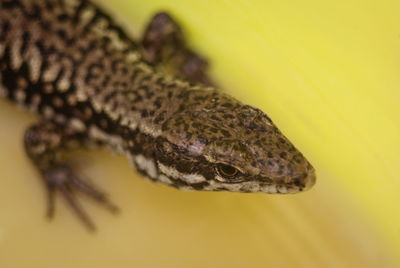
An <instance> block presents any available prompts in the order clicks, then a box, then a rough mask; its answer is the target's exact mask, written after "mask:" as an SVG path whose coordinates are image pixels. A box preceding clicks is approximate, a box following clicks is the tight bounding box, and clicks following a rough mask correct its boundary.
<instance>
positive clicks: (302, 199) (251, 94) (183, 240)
mask: <svg viewBox="0 0 400 268" xmlns="http://www.w3.org/2000/svg"><path fill="white" fill-rule="evenodd" d="M103 2H104V3H107V2H108V1H103ZM106 6H108V7H109V8H111V9H112V10H113V11H114V14H117V15H116V16H118V18H119V19H120V20H122V21H123V22H124V23H125V25H127V27H129V28H131V30H132V31H133V32H134V33H136V34H137V33H139V32H140V29H142V27H143V26H144V24H145V23H146V21H148V19H149V17H150V16H151V14H152V13H154V12H155V11H156V10H160V9H166V10H169V11H171V12H173V14H174V15H175V16H176V17H177V18H178V19H179V20H180V21H181V22H182V23H183V25H184V26H185V32H186V33H187V35H188V37H189V40H190V42H191V43H192V44H193V45H194V46H196V47H197V48H198V49H200V50H201V51H202V52H203V53H204V54H206V55H207V56H208V57H209V59H210V60H211V61H212V65H213V73H214V74H215V76H216V77H217V78H218V80H219V81H220V84H221V85H223V87H224V89H225V90H227V91H228V92H230V93H231V94H233V95H234V96H236V97H237V98H239V99H241V100H243V101H244V102H247V103H249V104H253V105H255V106H257V107H259V108H261V109H262V110H264V111H266V112H267V113H268V114H269V115H270V117H271V118H272V119H273V120H274V121H275V122H276V123H277V125H278V126H279V127H280V128H281V129H282V130H283V132H284V133H285V134H286V135H287V136H288V137H289V138H290V139H291V140H292V141H293V142H294V143H295V144H296V145H297V147H299V149H301V151H303V152H304V153H305V154H306V155H307V156H308V158H309V159H310V161H311V162H312V163H313V164H314V166H315V168H316V169H317V174H318V181H317V185H316V186H315V187H314V189H312V190H311V191H310V192H307V193H304V194H300V195H293V196H277V195H246V194H231V193H196V192H179V191H176V190H174V189H170V188H167V187H165V186H161V185H155V184H151V183H149V182H146V181H144V180H143V179H141V178H140V176H138V175H136V173H134V172H132V171H131V169H130V166H129V163H128V162H127V161H126V160H124V159H123V158H122V157H119V156H115V155H112V154H109V153H108V152H106V151H96V152H92V153H80V154H78V157H81V158H83V159H87V160H86V161H87V162H88V165H87V166H88V167H87V168H86V169H85V170H84V171H85V174H87V175H88V176H90V177H91V178H92V180H93V181H95V182H96V183H97V184H99V185H100V186H101V187H102V188H103V189H106V190H107V191H108V192H109V194H110V195H111V196H112V197H113V200H114V201H115V202H116V203H117V204H119V206H120V207H121V209H122V213H121V214H120V215H119V216H117V217H114V216H111V215H109V214H107V213H106V212H105V211H103V210H101V209H99V208H98V207H96V205H94V204H92V203H90V202H88V203H86V202H85V207H87V209H88V210H89V212H90V213H91V215H92V216H93V218H94V219H95V220H96V223H97V225H98V228H99V230H98V232H97V233H96V234H90V233H88V232H86V230H85V229H84V228H83V227H82V225H81V224H80V223H79V222H78V221H77V219H76V218H75V217H74V216H73V215H72V214H71V211H69V209H68V208H67V207H66V206H65V204H64V202H62V201H61V200H58V201H59V202H58V204H57V205H58V206H57V208H58V209H57V215H56V219H55V220H54V221H53V222H52V223H49V222H47V221H46V219H45V218H44V210H45V206H44V204H45V203H44V202H45V198H44V192H43V189H42V185H41V183H40V181H39V179H38V178H37V174H36V173H35V171H34V170H33V168H32V167H31V166H30V164H29V162H28V160H27V159H26V157H25V155H24V153H23V148H22V136H23V131H24V129H25V128H26V126H27V124H28V123H29V122H33V121H34V117H32V116H29V115H27V113H25V112H22V111H19V110H18V109H16V108H15V107H13V106H12V105H8V104H7V103H5V102H3V101H2V102H0V123H1V126H2V127H1V131H0V148H1V151H0V163H1V169H0V178H1V180H0V211H1V213H0V267H6V268H8V267H13V268H14V267H16V268H19V267H28V266H29V267H54V266H55V265H56V266H57V267H96V268H100V267H111V266H113V267H114V266H115V267H267V266H268V265H270V267H377V266H379V267H397V266H399V265H400V256H399V252H400V227H399V226H400V208H399V205H398V204H400V197H399V190H400V185H399V184H400V180H399V176H398V174H399V173H400V172H399V171H400V167H399V164H400V163H399V162H400V156H399V152H400V113H399V105H398V104H399V102H400V90H399V87H400V75H399V74H400V17H399V16H398V12H397V11H398V10H399V8H400V2H398V1H394V0H392V1H390V0H386V1H379V2H378V1H362V2H360V1H355V0H350V1H345V0H338V1H331V2H326V1H317V0H306V1H298V2H293V1H289V0H268V1H263V0H252V1H240V0H232V1H222V0H220V1H194V0H193V1H179V0H168V1H167V0H153V1H127V0H125V1H123V0H119V1H113V4H112V6H111V5H110V4H109V2H108V5H106ZM83 201H86V200H83Z"/></svg>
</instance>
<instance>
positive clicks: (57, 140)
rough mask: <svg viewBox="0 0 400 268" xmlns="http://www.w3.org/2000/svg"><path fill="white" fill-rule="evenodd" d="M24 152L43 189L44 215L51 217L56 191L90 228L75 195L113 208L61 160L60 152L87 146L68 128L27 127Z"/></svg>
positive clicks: (82, 136) (53, 125) (48, 123)
mask: <svg viewBox="0 0 400 268" xmlns="http://www.w3.org/2000/svg"><path fill="white" fill-rule="evenodd" d="M24 142H25V150H26V153H27V154H28V156H29V158H30V159H31V161H32V162H33V164H34V165H35V166H36V168H37V169H38V171H39V172H40V175H41V178H42V180H43V182H44V183H45V186H46V189H47V196H48V201H47V216H48V217H49V218H52V217H53V216H54V195H55V193H56V192H59V193H60V194H61V195H62V196H63V197H64V199H65V200H66V201H67V202H68V204H69V206H70V207H71V208H72V209H73V210H74V212H75V213H76V215H77V216H78V217H79V218H80V219H81V220H82V222H83V223H84V224H85V225H86V226H87V227H88V228H89V229H90V230H94V229H95V225H94V223H93V221H92V220H91V218H90V217H89V216H88V214H87V213H86V212H85V210H84V209H83V208H82V207H81V205H80V204H79V202H78V201H77V198H76V193H78V192H79V193H81V194H84V195H87V196H88V197H90V198H92V199H94V200H95V201H97V202H99V203H100V204H101V205H103V206H105V207H106V208H107V209H109V210H110V211H111V212H116V211H117V207H116V206H115V205H114V204H112V203H111V202H110V201H109V199H108V198H107V196H106V195H105V194H104V193H103V192H101V191H99V190H98V189H96V188H95V187H94V186H93V185H91V184H90V183H88V182H86V181H85V180H83V179H82V177H81V176H80V175H79V174H78V173H77V172H76V167H74V166H73V164H71V163H68V162H66V161H65V160H63V158H62V153H63V152H65V151H67V150H71V149H73V148H74V147H77V146H82V145H83V146H87V145H89V142H90V141H89V139H88V138H87V136H86V135H85V134H84V133H82V132H78V131H75V130H73V129H71V128H68V127H65V126H61V125H58V124H56V123H54V122H51V121H43V122H40V123H38V124H35V125H33V126H31V127H30V128H29V129H28V130H27V131H26V133H25V138H24Z"/></svg>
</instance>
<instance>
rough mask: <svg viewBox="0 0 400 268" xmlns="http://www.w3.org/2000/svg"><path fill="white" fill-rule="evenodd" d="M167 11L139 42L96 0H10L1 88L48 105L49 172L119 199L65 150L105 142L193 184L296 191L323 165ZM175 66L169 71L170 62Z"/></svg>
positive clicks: (59, 180)
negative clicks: (230, 83) (248, 101)
mask: <svg viewBox="0 0 400 268" xmlns="http://www.w3.org/2000/svg"><path fill="white" fill-rule="evenodd" d="M206 67H207V62H206V61H205V60H204V59H203V58H202V57H200V56H199V55H197V54H196V53H194V52H193V51H192V50H190V49H189V48H188V47H187V46H186V45H185V42H184V40H183V37H182V33H181V31H180V29H179V27H178V26H177V25H176V24H175V23H174V21H173V20H172V19H171V17H170V16H169V15H168V14H166V13H160V14H158V15H156V16H155V17H154V18H153V20H152V21H151V23H150V24H149V26H148V28H147V30H146V32H145V35H144V37H143V39H142V40H141V41H140V42H134V41H132V39H131V38H130V37H129V36H127V35H126V34H125V32H124V31H123V30H122V29H121V28H120V27H119V26H118V25H117V24H115V23H114V22H113V20H112V19H111V18H110V17H109V16H108V15H107V14H106V13H104V12H103V11H102V10H101V9H99V8H98V7H97V6H96V5H95V4H93V3H92V2H91V1H85V0H0V95H2V96H3V97H5V98H7V99H9V100H11V101H13V102H15V103H16V104H18V105H19V106H22V107H25V108H27V109H29V110H31V111H33V112H36V113H38V114H39V115H41V117H42V121H41V122H40V123H38V124H35V125H34V126H32V127H30V128H29V129H28V130H27V132H26V135H25V148H26V151H27V154H28V156H29V157H30V159H31V160H32V162H33V163H34V164H35V166H36V167H37V168H38V170H39V171H40V173H41V176H42V178H43V179H44V181H45V182H46V185H47V188H48V193H49V209H48V214H49V215H52V214H53V194H54V193H55V192H56V191H58V192H61V194H62V195H63V196H64V197H65V198H66V200H67V201H68V202H69V203H70V205H71V206H72V207H73V208H74V209H75V211H76V212H77V214H78V216H80V217H81V219H82V220H83V221H84V222H85V223H86V224H87V226H88V227H90V228H93V227H94V225H93V223H92V222H91V220H90V218H89V217H88V216H87V215H86V214H85V213H84V211H83V210H82V208H81V207H80V206H79V204H78V203H77V202H76V200H75V198H74V195H73V192H74V191H79V192H82V193H83V194H87V195H89V196H90V197H92V198H94V199H95V200H97V201H99V202H100V203H102V204H105V205H107V207H108V208H110V209H111V210H112V211H115V210H116V208H115V206H114V205H112V204H111V203H110V201H109V200H108V199H107V198H106V197H105V195H104V194H103V193H101V192H100V191H98V190H96V189H95V188H94V186H92V185H89V184H87V183H86V182H85V181H84V180H81V179H80V177H79V174H77V173H76V171H75V169H73V168H72V166H71V165H70V164H67V163H65V162H64V161H63V160H62V158H61V157H60V155H61V154H62V152H63V151H65V150H71V149H72V148H74V147H76V146H85V147H88V146H89V145H92V144H95V145H105V146H109V147H111V148H112V149H113V150H115V151H117V152H121V153H124V154H125V155H126V156H127V157H128V158H129V159H130V160H131V162H132V163H133V165H134V166H135V168H136V169H137V170H138V171H139V172H140V173H142V174H143V175H144V176H145V177H146V178H148V179H150V180H152V181H156V182H161V183H165V184H168V185H172V186H174V187H177V188H180V189H188V190H212V191H236V192H265V193H295V192H300V191H304V190H306V189H309V188H310V187H311V186H312V185H313V184H314V182H315V172H314V169H313V168H312V166H311V165H310V164H309V162H308V161H307V160H306V159H305V158H304V157H303V155H302V154H301V153H300V152H299V151H297V150H296V148H295V147H294V146H293V145H292V144H291V143H290V142H289V141H288V140H287V139H286V138H285V137H284V136H283V135H282V133H281V132H280V131H279V130H278V129H277V128H276V126H275V125H274V124H273V123H272V121H271V119H270V118H269V117H268V116H267V115H265V114H264V113H263V112H262V111H260V110H258V109H256V108H253V107H251V106H248V105H244V104H242V103H241V102H239V101H238V100H236V99H234V98H232V97H230V96H228V95H226V94H224V93H223V92H221V91H219V90H217V89H215V87H214V86H212V85H213V82H212V81H211V80H210V79H209V78H208V76H207V75H206V73H205V69H206ZM167 73H168V74H167Z"/></svg>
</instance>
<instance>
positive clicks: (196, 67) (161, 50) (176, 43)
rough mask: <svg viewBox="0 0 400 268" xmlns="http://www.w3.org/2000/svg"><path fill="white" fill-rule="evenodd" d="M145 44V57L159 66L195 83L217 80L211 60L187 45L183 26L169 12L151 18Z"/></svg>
mask: <svg viewBox="0 0 400 268" xmlns="http://www.w3.org/2000/svg"><path fill="white" fill-rule="evenodd" d="M141 44H142V47H143V49H144V53H143V54H144V57H145V59H146V60H147V61H148V62H149V63H150V64H152V65H154V66H155V67H156V68H158V69H160V68H162V69H164V70H165V71H167V72H169V73H172V74H175V75H177V76H179V77H181V78H184V79H186V80H188V81H190V82H193V83H202V84H205V85H213V84H214V83H213V81H212V80H211V79H210V77H209V76H208V75H207V73H206V72H207V68H208V65H209V64H208V62H207V60H206V59H205V58H204V57H202V56H201V55H199V54H198V53H196V52H194V51H193V50H191V49H190V48H189V47H188V46H187V44H186V42H185V40H184V37H183V34H182V30H181V28H180V27H179V25H178V24H177V23H176V22H175V21H174V20H173V19H172V17H171V16H170V15H169V14H168V13H165V12H160V13H157V14H156V15H155V16H154V17H153V18H152V19H151V20H150V23H149V24H148V26H147V28H146V30H145V33H144V35H143V39H142V41H141Z"/></svg>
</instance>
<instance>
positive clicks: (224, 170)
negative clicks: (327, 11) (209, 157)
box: [216, 163, 239, 179]
mask: <svg viewBox="0 0 400 268" xmlns="http://www.w3.org/2000/svg"><path fill="white" fill-rule="evenodd" d="M216 170H217V172H218V174H219V175H220V176H221V177H223V178H225V179H232V178H234V177H235V176H236V175H237V174H239V170H237V169H236V168H235V167H232V166H230V165H227V164H222V163H218V164H217V165H216Z"/></svg>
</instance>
